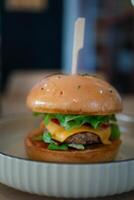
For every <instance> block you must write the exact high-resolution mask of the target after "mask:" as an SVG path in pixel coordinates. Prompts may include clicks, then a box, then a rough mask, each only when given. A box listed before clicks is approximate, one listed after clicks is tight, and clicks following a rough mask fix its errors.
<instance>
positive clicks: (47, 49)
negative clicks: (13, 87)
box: [0, 0, 62, 83]
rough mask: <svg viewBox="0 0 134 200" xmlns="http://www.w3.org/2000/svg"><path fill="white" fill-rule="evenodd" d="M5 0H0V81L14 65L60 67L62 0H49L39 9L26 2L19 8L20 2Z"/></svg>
mask: <svg viewBox="0 0 134 200" xmlns="http://www.w3.org/2000/svg"><path fill="white" fill-rule="evenodd" d="M37 1H38V0H37ZM37 1H33V2H37ZM7 2H10V0H2V1H0V6H1V8H2V44H3V45H2V66H3V67H2V82H3V83H4V82H5V81H6V79H7V76H8V75H9V74H10V73H11V72H12V71H13V70H16V69H17V70H18V69H19V70H20V69H25V70H27V69H45V70H56V69H58V70H59V69H60V68H61V42H62V39H61V38H62V0H56V1H53V0H48V3H47V4H48V5H47V7H45V8H44V7H43V8H42V9H39V10H38V9H35V7H33V9H32V8H31V9H27V7H25V6H22V9H19V7H17V6H16V5H19V4H16V3H14V2H15V1H13V0H11V2H12V3H7ZM20 2H23V1H20ZM24 2H25V1H24ZM31 2H32V1H31ZM13 5H14V7H13ZM24 5H25V4H24ZM28 5H30V4H28ZM31 5H32V4H31ZM42 6H43V4H42Z"/></svg>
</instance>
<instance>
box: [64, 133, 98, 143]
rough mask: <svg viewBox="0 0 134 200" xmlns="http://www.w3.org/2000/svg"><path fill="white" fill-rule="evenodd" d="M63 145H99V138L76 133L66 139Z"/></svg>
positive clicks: (89, 134)
mask: <svg viewBox="0 0 134 200" xmlns="http://www.w3.org/2000/svg"><path fill="white" fill-rule="evenodd" d="M64 143H68V144H70V143H74V144H98V143H101V141H100V139H99V137H98V136H97V135H95V134H93V133H90V132H84V133H78V134H75V135H71V136H70V137H68V138H67V139H66V140H65V141H64Z"/></svg>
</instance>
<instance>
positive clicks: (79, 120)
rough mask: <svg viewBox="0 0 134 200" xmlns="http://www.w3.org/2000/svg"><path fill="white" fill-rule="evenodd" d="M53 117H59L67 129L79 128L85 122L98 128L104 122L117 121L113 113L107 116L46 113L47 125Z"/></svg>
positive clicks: (45, 120)
mask: <svg viewBox="0 0 134 200" xmlns="http://www.w3.org/2000/svg"><path fill="white" fill-rule="evenodd" d="M51 119H58V121H59V123H60V125H61V126H63V127H64V128H65V129H66V130H71V129H74V128H79V127H81V126H82V125H83V124H86V123H87V124H90V125H91V126H92V127H93V128H95V129H96V128H98V127H99V126H101V125H102V124H104V123H109V121H110V120H112V121H115V117H114V116H113V115H106V116H100V115H96V116H89V115H65V114H50V113H47V114H45V117H44V122H45V124H46V125H47V124H48V123H49V121H50V120H51Z"/></svg>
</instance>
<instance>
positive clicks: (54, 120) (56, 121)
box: [52, 118, 60, 124]
mask: <svg viewBox="0 0 134 200" xmlns="http://www.w3.org/2000/svg"><path fill="white" fill-rule="evenodd" d="M52 122H54V123H56V124H60V123H59V120H58V119H56V118H54V119H52Z"/></svg>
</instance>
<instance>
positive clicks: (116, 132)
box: [111, 124, 121, 140]
mask: <svg viewBox="0 0 134 200" xmlns="http://www.w3.org/2000/svg"><path fill="white" fill-rule="evenodd" d="M120 135H121V132H120V129H119V126H118V125H117V124H111V139H113V140H116V139H118V138H119V137H120Z"/></svg>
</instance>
